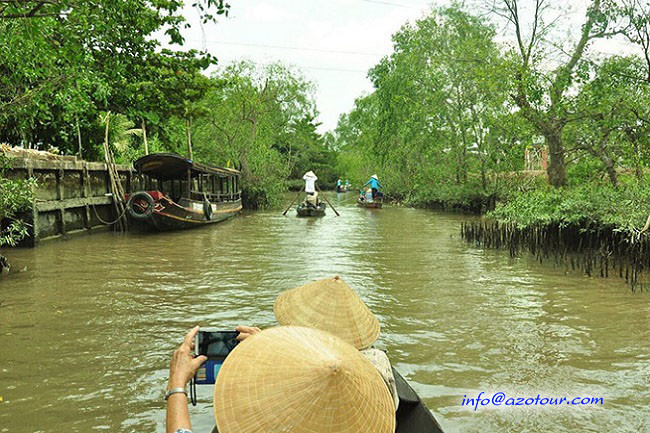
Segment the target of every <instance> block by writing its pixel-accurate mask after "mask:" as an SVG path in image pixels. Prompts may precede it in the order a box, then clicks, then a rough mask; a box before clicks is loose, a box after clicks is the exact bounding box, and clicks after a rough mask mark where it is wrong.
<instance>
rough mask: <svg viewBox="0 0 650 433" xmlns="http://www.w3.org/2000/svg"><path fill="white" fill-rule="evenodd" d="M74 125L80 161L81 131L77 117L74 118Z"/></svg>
mask: <svg viewBox="0 0 650 433" xmlns="http://www.w3.org/2000/svg"><path fill="white" fill-rule="evenodd" d="M74 120H75V123H76V124H77V141H78V144H79V159H81V129H80V128H79V119H78V118H77V115H76V114H75V116H74Z"/></svg>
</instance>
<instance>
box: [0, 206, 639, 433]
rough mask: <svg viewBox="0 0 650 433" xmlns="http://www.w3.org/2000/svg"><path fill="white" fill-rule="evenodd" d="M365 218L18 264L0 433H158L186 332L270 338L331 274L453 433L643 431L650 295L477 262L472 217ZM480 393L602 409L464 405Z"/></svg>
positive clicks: (84, 241) (109, 238) (272, 226)
mask: <svg viewBox="0 0 650 433" xmlns="http://www.w3.org/2000/svg"><path fill="white" fill-rule="evenodd" d="M331 197H332V198H333V197H334V196H333V195H331ZM349 198H350V196H347V197H346V196H342V197H341V198H339V200H341V199H343V200H346V199H349ZM335 203H336V202H335ZM353 204H354V203H353V201H350V200H348V201H347V202H344V203H342V204H341V207H340V208H339V211H340V212H341V217H338V218H337V217H334V215H333V213H332V212H331V211H328V214H327V216H326V217H325V218H322V219H299V218H296V217H295V212H294V211H291V212H290V213H289V214H288V216H287V217H283V216H281V215H280V213H281V211H264V212H256V213H246V214H243V215H242V216H239V217H237V218H235V219H232V220H230V221H227V222H225V223H222V224H218V225H216V226H214V227H209V228H205V229H198V230H194V231H185V232H175V233H169V234H165V235H137V234H128V235H122V236H120V235H112V234H108V233H106V234H99V235H94V236H88V237H79V238H74V239H71V240H69V241H62V242H50V243H44V244H42V245H41V246H39V247H38V248H36V249H18V250H12V251H10V252H9V253H10V258H11V260H12V263H13V266H14V268H13V270H17V272H15V273H13V274H12V275H10V276H9V277H8V278H5V279H3V280H0V302H1V304H0V348H1V350H0V398H1V399H2V402H1V403H0V432H89V431H111V432H161V431H163V430H164V427H163V426H164V407H165V404H164V400H163V393H164V389H165V386H166V376H167V372H168V360H169V357H170V354H171V352H172V351H173V350H174V348H175V347H176V346H177V345H178V344H179V343H180V341H181V339H182V337H183V335H184V334H185V332H186V331H187V330H188V329H189V328H191V327H192V326H193V325H195V324H201V325H202V326H216V327H219V328H224V329H228V328H232V327H234V326H235V325H237V324H252V325H257V326H260V327H269V326H273V325H274V318H273V312H272V306H273V302H274V300H275V297H276V296H277V294H278V293H279V292H280V291H282V290H285V289H288V288H292V287H296V286H298V285H301V284H303V283H306V282H308V281H311V280H315V279H319V278H324V277H327V276H332V275H335V274H338V275H341V276H342V277H343V278H344V279H345V280H346V281H347V282H348V283H349V284H350V285H351V286H352V287H354V288H356V289H357V291H358V292H359V293H360V295H361V296H362V298H363V299H364V300H365V301H366V302H367V304H368V305H369V306H370V308H371V309H372V310H373V311H374V312H375V314H376V315H377V316H378V318H379V321H380V323H381V325H382V328H381V336H380V339H379V342H378V345H379V346H380V347H382V348H385V349H387V351H388V354H389V356H390V358H391V360H392V362H393V364H394V366H395V367H396V368H397V369H398V370H400V371H401V372H402V374H403V375H404V376H405V377H406V378H407V379H408V380H409V381H410V382H411V384H412V385H413V387H414V388H415V389H416V391H417V392H418V393H419V394H420V396H421V397H423V399H424V400H425V402H426V404H427V405H428V406H429V408H431V409H432V410H433V411H434V413H435V415H436V417H437V419H438V420H439V422H440V423H441V424H442V426H443V428H444V429H445V431H446V432H448V433H454V432H458V433H460V432H522V433H523V432H540V433H541V432H554V433H557V432H577V431H581V432H587V431H593V432H596V431H598V432H601V431H611V432H637V431H648V430H647V428H649V427H648V425H650V387H649V386H648V384H649V383H650V293H649V292H647V291H646V292H638V291H637V292H636V293H632V292H631V291H630V289H629V287H627V286H626V285H625V283H624V282H623V281H621V280H619V279H602V278H589V277H587V276H584V275H582V274H580V273H577V272H576V273H569V274H565V270H564V268H561V269H557V268H554V267H553V266H552V265H547V264H539V263H537V262H536V261H534V260H532V259H530V258H525V257H524V258H518V259H511V258H510V257H509V256H508V253H507V251H493V250H482V249H478V248H475V247H474V246H471V245H468V244H466V243H465V242H463V241H462V240H461V239H460V236H459V227H460V223H461V222H462V221H465V220H467V219H468V218H471V217H469V216H463V215H458V214H451V213H441V212H433V211H426V210H416V209H410V208H401V207H390V206H387V207H386V208H384V209H382V210H380V211H375V210H368V209H359V208H356V207H354V206H353ZM481 391H483V392H485V393H487V394H493V393H495V392H499V391H501V392H504V393H506V395H507V396H521V397H533V398H534V397H535V396H537V395H538V394H541V395H542V397H543V396H547V397H565V396H566V397H570V398H572V397H576V396H580V397H584V396H589V397H592V396H593V397H603V399H604V405H602V406H600V405H598V406H563V407H544V408H540V407H537V408H535V407H505V406H504V407H500V408H490V407H489V406H486V407H480V406H479V409H478V411H476V412H474V409H473V408H468V407H463V406H461V402H462V400H463V398H464V396H467V397H468V398H471V397H476V396H477V395H478V393H479V392H481ZM211 392H212V387H210V386H208V387H199V403H198V406H197V407H194V408H191V415H192V420H193V423H194V431H195V433H201V432H206V433H207V432H209V431H210V429H211V428H212V425H213V423H214V421H213V415H212V408H211V402H212V394H211ZM644 429H646V430H644Z"/></svg>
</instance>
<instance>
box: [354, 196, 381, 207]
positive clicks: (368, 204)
mask: <svg viewBox="0 0 650 433" xmlns="http://www.w3.org/2000/svg"><path fill="white" fill-rule="evenodd" d="M357 205H359V206H361V207H365V208H369V209H381V207H382V205H383V199H381V198H379V199H374V200H372V201H366V199H365V198H362V197H361V196H360V197H359V198H357Z"/></svg>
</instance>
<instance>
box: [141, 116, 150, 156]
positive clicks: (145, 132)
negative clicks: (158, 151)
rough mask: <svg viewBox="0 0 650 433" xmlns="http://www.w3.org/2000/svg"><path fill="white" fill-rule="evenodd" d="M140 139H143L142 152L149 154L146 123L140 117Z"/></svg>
mask: <svg viewBox="0 0 650 433" xmlns="http://www.w3.org/2000/svg"><path fill="white" fill-rule="evenodd" d="M142 140H143V141H144V154H145V155H149V144H148V143H147V124H146V123H145V122H144V118H143V119H142Z"/></svg>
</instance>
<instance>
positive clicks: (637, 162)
mask: <svg viewBox="0 0 650 433" xmlns="http://www.w3.org/2000/svg"><path fill="white" fill-rule="evenodd" d="M634 175H635V176H636V180H637V181H639V182H641V181H642V180H643V170H641V152H640V149H639V143H637V141H636V140H634Z"/></svg>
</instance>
